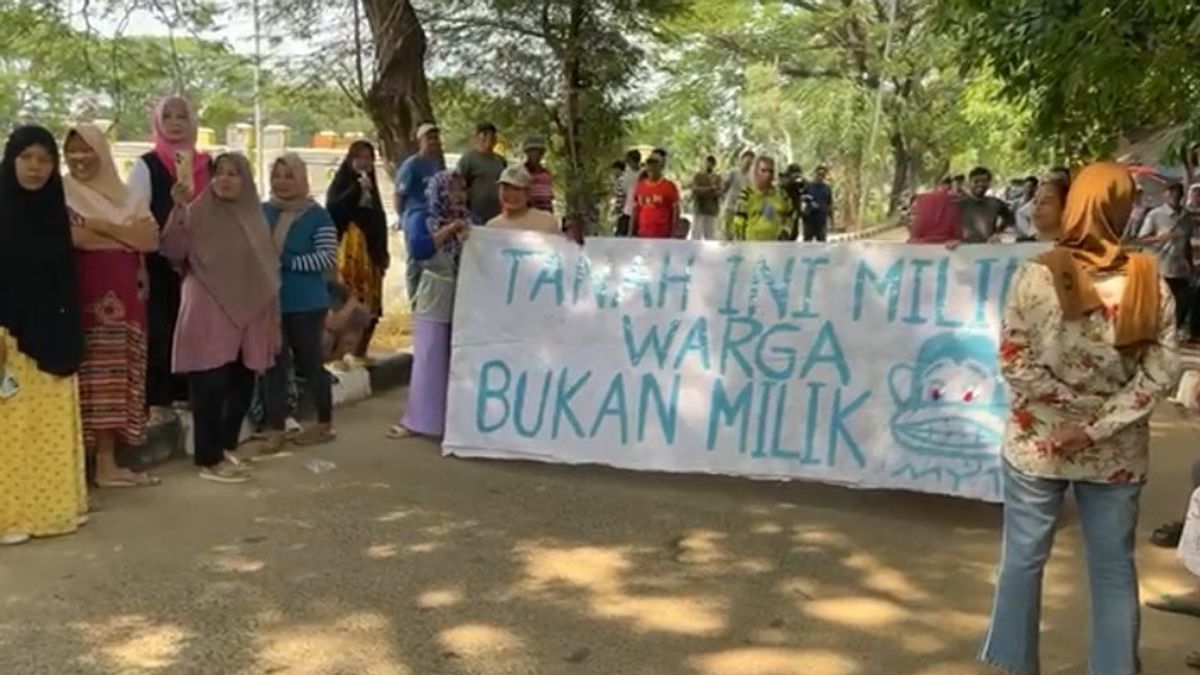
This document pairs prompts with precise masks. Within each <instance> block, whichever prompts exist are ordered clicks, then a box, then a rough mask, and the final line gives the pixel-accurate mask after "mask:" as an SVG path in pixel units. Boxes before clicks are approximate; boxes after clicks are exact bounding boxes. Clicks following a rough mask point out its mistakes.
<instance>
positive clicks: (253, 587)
mask: <svg viewBox="0 0 1200 675" xmlns="http://www.w3.org/2000/svg"><path fill="white" fill-rule="evenodd" d="M400 401H401V398H400V396H399V395H393V396H390V397H385V398H381V399H376V400H371V401H367V402H364V403H361V404H359V405H357V406H354V407H351V408H348V409H345V410H343V411H339V419H338V422H339V427H340V429H341V439H340V440H339V442H338V443H337V444H335V445H333V446H329V447H327V448H323V449H320V450H315V451H312V452H311V455H310V456H311V457H319V458H323V459H327V460H331V461H333V462H335V463H336V464H337V468H336V469H335V470H332V471H329V472H326V473H321V474H314V473H312V472H311V471H309V470H308V469H306V468H305V466H304V461H305V460H306V459H308V458H309V457H310V456H293V457H285V458H282V459H278V460H275V461H274V462H272V463H270V464H268V465H264V466H262V467H261V468H260V469H259V471H258V480H257V481H256V482H255V483H254V484H252V485H248V486H225V485H216V484H212V483H207V482H204V481H201V480H200V479H198V478H197V477H196V476H195V475H194V474H193V473H192V471H191V470H189V469H188V468H187V467H186V466H183V465H174V466H170V467H167V468H166V469H164V471H163V472H162V475H163V478H164V479H165V480H164V484H163V485H162V486H161V487H159V488H156V489H151V490H141V491H108V492H104V493H101V494H100V506H101V508H102V511H101V512H99V513H98V514H96V516H95V518H94V520H93V522H92V524H91V525H89V526H88V527H87V528H85V529H84V530H83V531H81V532H80V533H78V534H76V535H74V536H71V537H65V538H62V539H57V540H46V541H38V542H34V543H32V544H28V545H26V546H22V547H17V548H12V549H5V550H0V608H2V610H0V673H4V674H6V675H7V674H10V673H11V674H14V675H40V674H46V675H64V674H69V673H85V674H112V673H139V674H142V673H146V674H149V673H164V674H165V673H170V674H175V673H180V674H193V673H194V674H197V675H210V674H211V675H242V674H256V675H257V674H267V673H272V674H286V675H441V674H445V675H510V674H518V673H520V674H542V675H615V674H618V673H620V674H622V675H677V674H678V675H971V674H973V673H979V672H981V671H979V670H977V669H976V668H975V666H974V665H973V664H972V662H971V657H972V654H973V652H974V650H975V647H976V645H977V643H978V639H979V636H980V633H981V631H982V630H983V627H984V623H985V620H986V614H987V611H988V607H989V603H990V596H991V593H992V571H993V565H994V562H995V560H996V556H997V552H998V539H997V524H998V522H999V516H1000V514H999V511H998V510H997V509H996V508H995V507H991V506H987V505H982V504H976V503H971V502H965V501H959V500H952V499H946V498H935V497H929V496H920V495H912V494H905V493H893V492H856V491H852V490H848V489H842V488H832V487H824V486H819V485H814V484H804V483H787V484H777V483H761V482H752V481H745V480H735V479H722V478H714V477H702V476H668V475H659V474H638V473H631V472H620V471H614V470H607V469H602V468H589V467H563V466H547V465H535V464H524V463H510V462H482V461H460V460H453V459H446V458H442V457H440V456H439V453H438V450H437V448H436V447H435V446H434V445H432V444H430V443H427V442H423V441H407V442H389V441H386V440H384V439H383V430H384V429H385V427H386V426H387V425H388V423H389V422H390V421H391V420H392V419H393V418H394V415H395V413H396V411H397V408H398V407H399V405H400ZM1196 440H1197V432H1196V431H1195V429H1194V427H1193V426H1192V425H1191V424H1190V423H1188V422H1185V421H1184V420H1183V419H1181V417H1180V416H1179V414H1178V413H1176V412H1175V411H1174V410H1173V409H1165V410H1164V411H1163V412H1162V414H1161V415H1160V417H1159V419H1158V422H1157V424H1156V427H1155V443H1156V465H1155V476H1154V483H1153V488H1152V490H1151V491H1150V493H1149V494H1148V496H1147V499H1146V504H1145V514H1144V527H1145V529H1146V530H1147V531H1148V529H1149V528H1150V527H1151V526H1152V525H1154V524H1155V523H1156V522H1158V521H1160V520H1162V519H1164V518H1167V517H1169V516H1172V515H1174V514H1175V513H1176V512H1177V511H1178V510H1179V509H1180V508H1181V506H1182V504H1183V502H1184V498H1185V495H1186V491H1187V490H1186V486H1184V485H1183V484H1182V482H1183V480H1184V478H1183V476H1185V475H1186V472H1185V467H1186V464H1187V462H1188V461H1189V460H1190V459H1191V457H1192V456H1194V455H1195V446H1196ZM1145 534H1146V533H1145V532H1143V533H1142V535H1143V538H1144V535H1145ZM1079 551H1080V549H1079V532H1078V526H1077V524H1076V523H1075V521H1074V518H1073V517H1068V518H1067V522H1066V529H1065V531H1064V532H1063V535H1062V537H1061V539H1060V546H1059V548H1058V550H1057V552H1056V554H1055V556H1054V559H1053V561H1052V563H1051V566H1050V570H1049V573H1048V576H1047V584H1048V585H1047V592H1046V604H1047V608H1048V612H1047V616H1046V631H1047V632H1046V637H1045V639H1044V641H1043V645H1044V648H1045V650H1046V660H1047V665H1048V666H1049V667H1048V669H1047V671H1046V672H1047V673H1062V674H1063V675H1065V674H1066V673H1071V674H1072V675H1079V674H1081V673H1083V672H1084V665H1083V658H1082V654H1083V652H1082V646H1081V645H1082V639H1083V636H1084V633H1085V630H1086V627H1085V624H1086V622H1085V621H1084V619H1083V617H1084V616H1086V614H1085V612H1086V601H1085V600H1084V599H1083V596H1081V593H1082V589H1083V584H1084V581H1083V579H1084V575H1083V572H1082V570H1081V559H1080V552H1079ZM1140 559H1141V563H1142V569H1143V574H1144V576H1143V581H1144V585H1145V588H1144V590H1145V591H1146V592H1161V591H1164V590H1168V589H1173V588H1176V587H1178V586H1179V585H1181V584H1184V583H1186V582H1187V578H1186V576H1185V575H1184V574H1183V573H1181V572H1180V570H1179V569H1178V568H1177V566H1176V564H1175V562H1174V560H1173V557H1172V555H1171V554H1170V553H1169V552H1166V551H1160V550H1156V549H1152V548H1150V547H1149V546H1145V547H1143V548H1142V550H1141V552H1140ZM1143 634H1144V636H1145V637H1144V641H1145V660H1146V672H1147V673H1151V674H1154V675H1170V674H1173V673H1180V672H1182V671H1183V668H1182V667H1181V666H1180V658H1181V656H1182V654H1183V653H1184V652H1185V651H1186V650H1188V649H1189V648H1193V647H1195V646H1197V645H1196V644H1195V639H1196V624H1195V620H1194V619H1186V618H1175V617H1169V616H1162V615H1157V614H1147V616H1146V617H1145V620H1144V629H1143Z"/></svg>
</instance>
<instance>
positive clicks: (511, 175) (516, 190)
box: [487, 166, 562, 234]
mask: <svg viewBox="0 0 1200 675" xmlns="http://www.w3.org/2000/svg"><path fill="white" fill-rule="evenodd" d="M532 185H533V179H532V177H531V176H530V175H529V171H528V170H526V169H525V167H523V166H510V167H508V168H507V169H505V170H504V172H503V173H501V174H500V215H498V216H496V217H495V218H492V219H491V220H489V221H488V224H487V226H488V227H490V228H497V229H501V230H525V231H527V232H542V233H544V234H561V232H562V230H561V229H560V228H559V226H558V221H556V220H555V219H554V214H553V213H550V212H548V211H543V210H541V209H537V208H533V205H532V203H531V200H530V188H531V186H532Z"/></svg>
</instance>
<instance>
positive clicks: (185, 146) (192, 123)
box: [150, 95, 209, 195]
mask: <svg viewBox="0 0 1200 675" xmlns="http://www.w3.org/2000/svg"><path fill="white" fill-rule="evenodd" d="M172 103H179V104H180V105H182V106H183V107H184V109H185V110H187V115H188V133H187V136H185V137H184V139H183V140H182V141H170V140H168V139H167V135H166V134H165V133H163V122H162V119H163V112H164V111H165V110H166V108H167V106H168V105H170V104H172ZM150 128H151V129H152V130H153V133H154V152H155V154H157V155H158V159H159V160H160V161H161V162H162V163H163V166H165V167H167V171H168V172H169V173H170V174H171V177H172V178H174V179H175V180H179V176H176V175H175V153H177V152H190V153H192V155H193V156H192V193H193V194H196V195H198V194H200V193H201V192H203V191H204V188H206V187H208V179H209V175H208V163H209V157H208V154H207V153H203V152H199V151H197V150H196V138H197V136H198V135H199V133H200V120H199V119H198V118H197V117H196V111H195V110H194V109H193V108H192V104H191V103H190V102H189V101H188V100H187V99H186V98H184V97H182V96H179V95H172V96H168V97H166V98H164V99H162V100H161V101H159V102H158V105H156V106H154V116H153V117H152V118H151V119H150Z"/></svg>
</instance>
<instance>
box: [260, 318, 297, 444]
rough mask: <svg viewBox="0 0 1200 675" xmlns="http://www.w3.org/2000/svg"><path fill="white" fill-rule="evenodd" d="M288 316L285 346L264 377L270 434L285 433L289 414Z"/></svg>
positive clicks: (290, 361)
mask: <svg viewBox="0 0 1200 675" xmlns="http://www.w3.org/2000/svg"><path fill="white" fill-rule="evenodd" d="M287 316H288V315H286V314H285V315H284V318H283V331H282V334H283V345H282V346H281V348H280V350H279V355H278V356H276V357H275V364H274V365H272V366H271V367H270V368H268V369H267V373H266V375H265V376H264V377H263V407H264V408H265V411H266V425H265V426H266V429H267V430H268V432H279V433H282V432H283V426H284V420H286V419H287V414H288V372H289V371H290V370H291V366H292V336H291V333H290V332H289V331H288V321H287Z"/></svg>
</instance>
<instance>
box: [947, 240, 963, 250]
mask: <svg viewBox="0 0 1200 675" xmlns="http://www.w3.org/2000/svg"><path fill="white" fill-rule="evenodd" d="M961 243H962V242H961V241H959V240H957V239H954V240H951V241H948V242H946V250H947V251H953V250H954V249H956V248H958V245H959V244H961Z"/></svg>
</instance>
